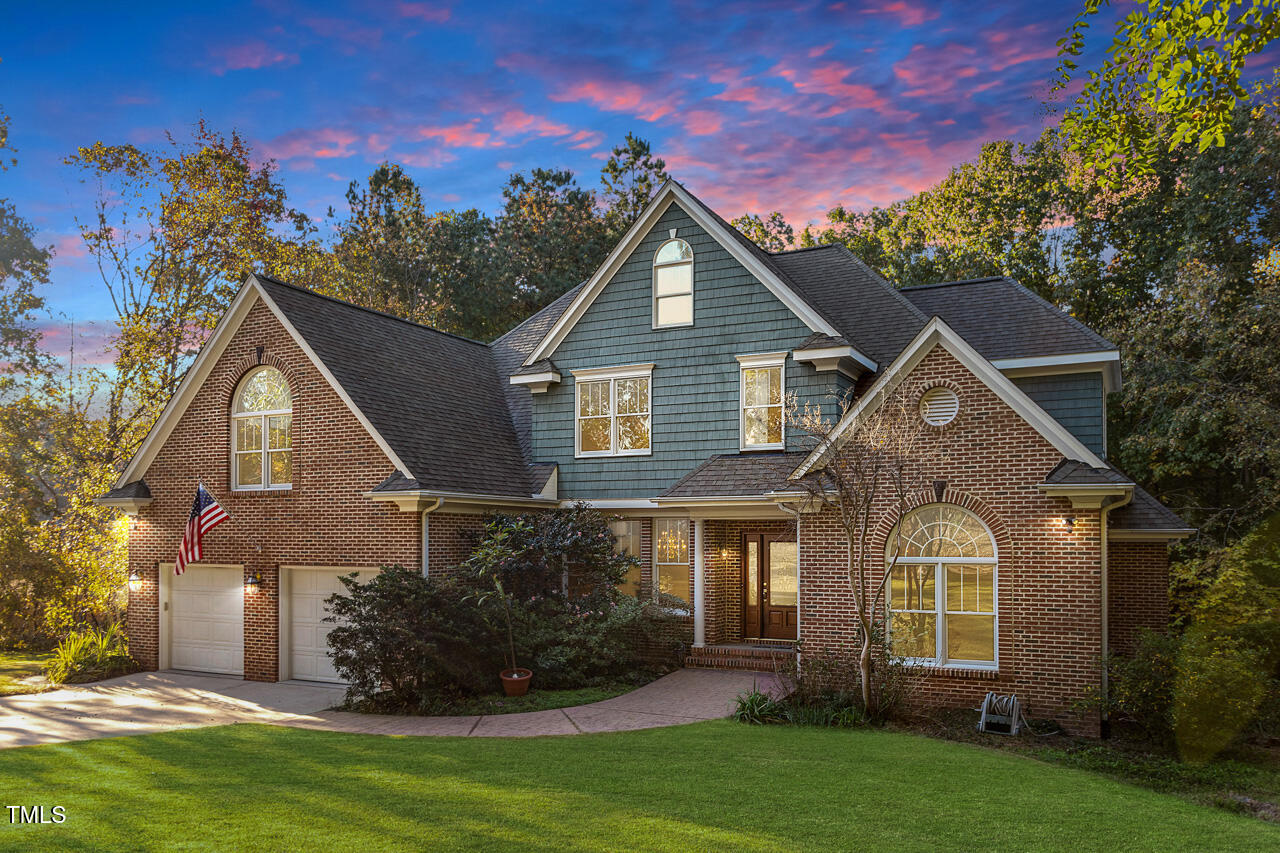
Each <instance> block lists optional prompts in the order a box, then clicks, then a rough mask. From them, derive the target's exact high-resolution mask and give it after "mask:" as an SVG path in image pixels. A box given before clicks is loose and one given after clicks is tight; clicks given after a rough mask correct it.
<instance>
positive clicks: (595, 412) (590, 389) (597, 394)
mask: <svg viewBox="0 0 1280 853" xmlns="http://www.w3.org/2000/svg"><path fill="white" fill-rule="evenodd" d="M578 414H579V415H581V416H582V417H584V418H586V417H594V416H599V415H607V414H609V380H607V379H605V380H603V381H599V382H579V383H578Z"/></svg>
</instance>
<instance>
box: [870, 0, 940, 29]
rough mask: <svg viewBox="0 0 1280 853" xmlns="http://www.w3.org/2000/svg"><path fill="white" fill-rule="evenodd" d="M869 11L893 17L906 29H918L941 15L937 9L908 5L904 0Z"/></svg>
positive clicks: (915, 4)
mask: <svg viewBox="0 0 1280 853" xmlns="http://www.w3.org/2000/svg"><path fill="white" fill-rule="evenodd" d="M867 11H868V12H878V13H880V14H882V15H891V16H893V17H895V18H897V19H898V23H900V24H902V26H904V27H918V26H920V25H921V24H923V23H924V22H925V21H932V20H933V19H934V18H936V17H938V15H939V14H941V13H940V12H939V11H938V10H937V9H930V8H929V7H928V6H926V5H925V4H923V3H907V2H904V0H895V2H893V3H886V4H884V5H883V6H881V7H879V8H874V9H867Z"/></svg>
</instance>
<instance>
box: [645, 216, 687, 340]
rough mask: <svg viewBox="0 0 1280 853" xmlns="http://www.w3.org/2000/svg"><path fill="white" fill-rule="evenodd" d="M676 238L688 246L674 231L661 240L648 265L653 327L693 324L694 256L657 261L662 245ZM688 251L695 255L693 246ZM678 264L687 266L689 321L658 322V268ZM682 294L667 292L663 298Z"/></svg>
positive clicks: (663, 327) (670, 327) (680, 327)
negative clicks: (679, 259)
mask: <svg viewBox="0 0 1280 853" xmlns="http://www.w3.org/2000/svg"><path fill="white" fill-rule="evenodd" d="M677 240H678V241H680V242H681V243H684V244H685V245H686V246H689V241H688V240H684V239H681V238H680V237H676V236H675V232H672V236H671V237H670V238H668V239H666V240H663V241H662V245H660V246H658V248H657V250H655V251H654V253H653V263H652V264H651V265H650V272H649V276H650V282H649V293H650V296H651V299H652V303H653V304H652V308H653V328H654V329H685V328H688V327H690V326H692V325H693V317H694V312H693V308H694V305H693V261H694V258H693V257H691V258H689V260H687V261H667V262H666V263H662V264H660V263H658V253H659V252H661V251H662V249H663V247H664V246H666V245H667V244H668V243H674V242H676V241H677ZM689 252H690V254H691V255H696V253H695V252H694V251H693V246H689ZM679 266H687V267H689V322H687V323H659V322H658V269H659V268H666V267H679ZM683 295H684V294H683V293H668V294H665V295H664V297H663V298H664V299H665V298H666V297H668V296H683Z"/></svg>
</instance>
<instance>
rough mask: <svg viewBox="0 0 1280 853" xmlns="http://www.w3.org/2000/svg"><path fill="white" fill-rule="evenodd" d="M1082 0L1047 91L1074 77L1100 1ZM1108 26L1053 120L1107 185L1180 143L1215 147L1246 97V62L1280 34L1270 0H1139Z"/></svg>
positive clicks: (1153, 166) (1150, 168)
mask: <svg viewBox="0 0 1280 853" xmlns="http://www.w3.org/2000/svg"><path fill="white" fill-rule="evenodd" d="M1109 5H1110V3H1109V2H1107V0H1086V2H1085V7H1084V10H1083V11H1082V12H1081V13H1080V15H1078V16H1077V17H1076V19H1075V20H1074V21H1073V22H1072V24H1071V27H1070V28H1069V29H1068V31H1067V35H1066V36H1065V37H1064V38H1062V39H1060V40H1059V41H1058V45H1059V48H1060V53H1061V56H1062V59H1061V61H1060V63H1059V66H1058V73H1057V79H1056V81H1055V84H1054V88H1055V91H1061V90H1063V89H1065V88H1066V86H1067V85H1068V84H1069V83H1070V82H1071V81H1072V79H1073V78H1074V76H1075V74H1076V70H1077V67H1078V66H1077V64H1076V62H1075V60H1076V59H1077V58H1079V57H1080V55H1081V54H1082V52H1083V51H1084V46H1085V30H1087V29H1088V28H1089V21H1090V19H1096V18H1097V17H1098V15H1099V13H1100V11H1101V10H1102V9H1103V8H1104V7H1106V6H1109ZM1136 5H1137V6H1138V8H1137V9H1135V10H1134V11H1131V12H1129V13H1128V14H1127V15H1124V16H1123V17H1121V18H1120V19H1119V20H1118V21H1117V22H1116V24H1115V31H1114V34H1113V36H1112V39H1111V43H1110V44H1109V45H1108V46H1107V48H1106V55H1105V58H1104V59H1103V60H1102V62H1101V64H1100V66H1099V67H1098V68H1096V69H1093V70H1090V71H1089V72H1088V75H1087V80H1086V82H1085V84H1084V88H1083V90H1082V91H1081V92H1080V94H1079V95H1078V96H1077V97H1076V98H1075V99H1074V101H1073V103H1072V104H1071V106H1070V108H1069V109H1068V110H1067V112H1066V114H1065V115H1064V116H1063V119H1062V129H1063V131H1064V134H1065V135H1066V137H1067V138H1068V139H1069V140H1070V141H1071V143H1070V144H1071V148H1072V150H1073V151H1076V152H1079V153H1080V155H1081V156H1082V157H1083V159H1084V161H1085V162H1086V163H1087V164H1088V165H1090V166H1092V167H1094V168H1096V169H1099V170H1100V171H1101V173H1102V174H1103V175H1104V177H1105V178H1106V179H1107V180H1108V181H1109V182H1111V183H1112V184H1113V185H1117V186H1118V185H1120V183H1121V182H1122V181H1123V180H1126V179H1132V178H1133V177H1139V176H1142V175H1147V174H1153V173H1155V172H1156V171H1157V167H1158V163H1159V161H1160V160H1161V159H1162V158H1164V157H1165V156H1166V155H1167V154H1168V153H1170V152H1172V151H1174V150H1176V149H1179V148H1181V147H1182V146H1185V145H1189V144H1194V145H1195V147H1196V148H1197V149H1198V150H1199V151H1200V152H1204V151H1205V150H1207V149H1208V148H1210V147H1218V148H1223V147H1225V146H1226V145H1227V136H1228V133H1229V131H1230V127H1231V124H1232V118H1233V116H1234V114H1235V113H1236V111H1237V109H1238V107H1239V105H1240V104H1241V103H1242V102H1247V100H1248V98H1249V93H1248V90H1247V89H1246V87H1245V84H1244V82H1243V77H1244V73H1245V66H1246V64H1247V63H1248V61H1249V60H1250V59H1251V58H1252V57H1255V56H1257V55H1258V54H1259V53H1260V52H1262V51H1263V50H1264V49H1265V48H1266V47H1267V46H1268V45H1269V44H1271V43H1272V42H1273V41H1274V40H1275V39H1276V38H1277V36H1280V10H1277V8H1276V5H1275V3H1274V0H1178V2H1169V0H1147V2H1145V3H1138V4H1136Z"/></svg>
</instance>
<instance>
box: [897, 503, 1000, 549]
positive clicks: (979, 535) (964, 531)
mask: <svg viewBox="0 0 1280 853" xmlns="http://www.w3.org/2000/svg"><path fill="white" fill-rule="evenodd" d="M901 536H902V543H901V544H902V552H901V553H902V556H904V557H941V558H944V559H945V558H947V557H994V556H995V543H993V542H992V541H991V537H990V536H988V535H987V531H986V529H985V528H984V527H983V526H982V522H980V521H978V519H977V517H976V516H974V515H973V514H972V513H970V512H968V511H967V510H964V509H962V508H961V507H958V506H950V505H946V504H938V505H934V506H927V507H923V508H921V509H918V510H915V511H914V512H912V513H911V514H910V515H908V516H907V517H906V518H905V519H904V520H903V522H902V531H901ZM894 539H895V537H890V542H889V544H888V546H887V549H886V550H887V552H888V553H890V554H891V553H892V552H893V547H894V545H895V541H894Z"/></svg>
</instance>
